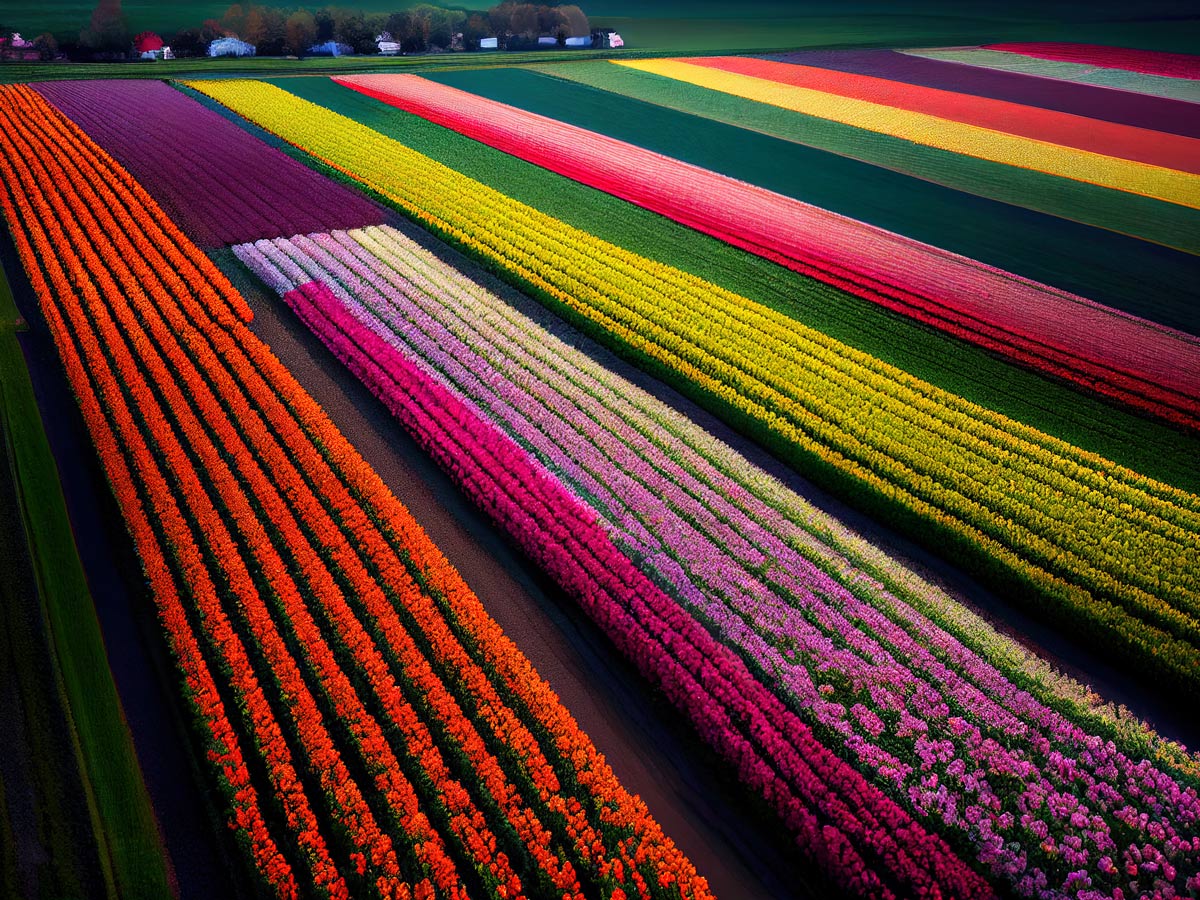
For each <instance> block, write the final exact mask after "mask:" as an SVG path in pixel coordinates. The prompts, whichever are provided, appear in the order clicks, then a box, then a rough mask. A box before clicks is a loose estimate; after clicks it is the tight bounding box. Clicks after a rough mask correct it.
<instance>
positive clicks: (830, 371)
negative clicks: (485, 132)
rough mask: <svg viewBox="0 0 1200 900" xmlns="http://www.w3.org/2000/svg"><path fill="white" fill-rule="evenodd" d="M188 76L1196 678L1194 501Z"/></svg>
mask: <svg viewBox="0 0 1200 900" xmlns="http://www.w3.org/2000/svg"><path fill="white" fill-rule="evenodd" d="M192 87H194V88H195V89H197V90H199V91H202V92H204V93H206V94H208V95H210V96H212V97H213V98H215V99H216V100H218V101H220V102H222V103H224V104H225V105H227V106H229V107H230V108H231V109H233V110H234V111H236V112H238V113H239V114H241V115H243V116H245V117H247V118H248V119H250V120H251V121H253V122H255V123H256V124H258V125H260V126H262V127H264V128H266V129H267V130H269V131H272V132H274V133H276V134H278V135H279V136H280V137H282V138H284V139H285V140H288V141H289V142H291V143H293V144H295V145H297V146H299V147H301V148H302V149H304V150H306V151H308V152H309V153H311V154H313V155H314V156H316V157H318V158H320V159H321V160H323V161H325V162H326V163H328V164H330V165H331V166H333V167H335V168H337V169H340V170H342V171H343V172H346V173H347V174H349V175H351V176H352V177H354V178H356V179H358V180H359V181H361V182H363V183H364V184H365V185H367V186H368V187H370V188H371V189H373V190H375V191H377V192H379V193H380V194H382V195H384V196H385V197H387V198H389V199H390V200H391V201H392V202H394V203H395V204H396V205H397V206H398V207H399V208H401V209H403V210H405V211H406V212H408V213H409V214H410V215H412V216H413V217H414V218H416V219H418V220H419V221H421V222H423V223H425V224H426V225H427V226H429V227H430V228H431V229H433V230H435V231H437V232H439V233H441V234H442V235H444V236H446V237H448V238H449V239H451V240H452V241H454V242H456V243H458V244H460V245H461V246H464V247H466V248H468V249H470V250H471V251H473V252H474V253H475V254H476V255H478V256H479V257H481V258H483V259H485V260H487V261H489V262H490V263H491V264H492V265H494V266H496V267H497V268H499V269H501V270H502V271H504V272H506V273H507V274H508V275H509V276H510V277H513V278H515V280H517V281H518V282H519V283H520V284H522V285H523V286H525V287H527V288H529V289H531V290H532V292H533V293H535V294H539V295H541V296H542V297H543V299H545V300H549V301H550V302H552V303H554V304H556V305H559V306H561V307H562V308H564V309H565V310H567V311H569V312H570V313H571V314H572V315H573V317H575V318H576V319H577V320H582V321H584V322H586V323H590V327H591V328H592V329H593V330H595V331H597V332H599V333H600V334H601V335H602V336H604V337H605V338H606V339H607V340H609V341H610V342H616V343H618V344H623V345H625V346H627V347H628V348H630V349H632V350H634V351H636V352H637V353H638V354H640V355H641V356H642V357H643V358H644V359H647V360H650V361H653V365H654V368H655V369H656V370H658V371H659V372H660V373H661V374H663V375H664V376H666V377H668V378H669V379H671V380H672V381H674V382H676V383H677V384H680V385H681V386H682V387H684V388H685V389H687V390H689V391H690V392H692V393H693V394H698V395H700V396H702V397H703V398H705V399H706V400H707V401H708V402H710V403H715V404H716V405H717V406H719V407H721V408H722V409H723V410H724V411H725V412H727V413H729V414H731V416H732V417H733V418H735V419H736V420H738V421H739V423H740V424H742V425H746V426H748V427H751V428H752V429H753V430H754V431H755V433H756V434H758V435H760V436H761V437H763V438H764V440H765V441H766V442H768V443H769V444H770V445H771V446H772V447H774V448H776V449H778V450H779V451H780V452H781V453H782V454H783V455H785V456H786V457H788V458H789V459H791V460H792V461H793V462H796V463H798V464H799V465H801V466H802V467H804V468H807V469H808V470H809V471H810V472H812V473H813V474H816V475H819V476H822V477H824V478H826V479H827V480H832V481H834V482H835V483H837V484H839V485H840V486H842V487H843V488H846V489H848V490H850V491H852V492H854V493H856V494H857V495H858V496H859V498H860V499H861V500H864V501H866V502H869V503H870V504H872V505H873V506H874V508H883V509H886V510H887V511H889V512H891V513H893V514H894V515H896V516H897V517H898V518H900V519H904V520H905V521H907V522H908V524H909V525H910V526H913V527H917V528H920V529H923V530H925V531H926V532H928V533H929V534H936V535H938V536H939V537H949V538H951V539H952V541H953V545H952V549H958V550H965V551H966V552H967V553H968V554H969V555H970V556H971V557H972V558H973V560H974V562H975V563H976V564H977V565H981V566H984V567H987V568H988V569H990V570H991V571H992V572H993V573H998V574H999V575H1000V576H1001V577H1005V578H1011V577H1014V576H1015V579H1016V580H1017V581H1018V582H1019V583H1021V584H1023V585H1027V586H1030V587H1033V588H1034V589H1035V590H1037V591H1038V592H1039V593H1041V594H1043V595H1045V596H1049V597H1053V598H1055V599H1056V601H1057V602H1058V603H1059V604H1060V605H1065V606H1066V607H1068V608H1070V609H1073V610H1077V611H1086V613H1087V616H1088V619H1089V620H1090V621H1092V622H1094V623H1101V622H1105V623H1108V624H1107V625H1104V626H1103V629H1108V630H1111V629H1113V628H1116V629H1124V630H1128V629H1134V630H1137V631H1138V632H1139V635H1140V636H1139V637H1138V639H1137V641H1136V643H1137V644H1138V645H1139V646H1141V647H1143V649H1144V652H1145V653H1147V654H1152V655H1154V656H1156V657H1162V656H1163V655H1164V654H1168V655H1171V656H1172V657H1173V658H1177V659H1178V660H1179V666H1180V667H1181V669H1185V670H1187V671H1188V672H1190V673H1192V674H1191V675H1190V676H1189V677H1197V678H1200V655H1198V654H1197V652H1196V647H1200V540H1198V539H1197V535H1200V498H1197V497H1195V496H1193V495H1191V494H1187V493H1185V492H1182V491H1179V490H1176V489H1174V488H1172V487H1170V486H1168V485H1165V484H1161V483H1158V482H1155V481H1153V480H1151V479H1148V478H1145V477H1144V476H1142V475H1139V474H1137V473H1135V472H1132V471H1130V470H1127V469H1123V468H1121V467H1119V466H1116V465H1115V464H1113V463H1111V462H1109V461H1107V460H1104V459H1102V458H1100V457H1098V456H1095V455H1094V454H1089V453H1086V452H1085V451H1082V450H1080V449H1079V448H1076V447H1073V446H1071V445H1069V444H1066V443H1064V442H1062V441H1059V440H1057V439H1055V438H1053V437H1050V436H1048V435H1045V434H1042V433H1040V432H1038V431H1036V430H1035V429H1032V428H1029V427H1027V426H1025V425H1022V424H1021V423H1019V422H1015V421H1013V420H1011V419H1008V418H1006V417H1004V416H1002V415H1000V414H998V413H995V412H992V411H989V410H986V409H984V408H982V407H979V406H977V405H974V404H972V403H969V402H968V401H966V400H964V399H962V398H960V397H957V396H955V395H952V394H950V393H947V392H945V391H942V390H940V389H938V388H936V387H934V386H933V385H930V384H927V383H924V382H922V381H920V380H919V379H917V378H914V377H912V376H910V375H908V374H906V373H904V372H902V371H901V370H899V369H896V368H894V367H892V366H889V365H887V364H886V363H883V362H882V361H880V360H878V359H875V358H873V357H871V356H869V355H867V354H864V353H861V352H859V351H856V350H854V349H853V348H851V347H848V346H846V345H844V344H841V343H840V342H838V341H835V340H833V339H831V338H829V337H827V336H825V335H823V334H821V333H820V332H817V331H814V330H813V329H810V328H806V327H805V326H804V325H802V324H801V323H800V322H797V321H795V320H793V319H790V318H788V317H786V316H784V315H783V314H781V313H777V312H775V311H774V310H771V309H769V308H767V307H764V306H763V305H761V304H758V303H755V302H754V301H752V300H749V299H747V298H745V297H741V296H739V295H736V294H734V293H732V292H729V291H726V290H724V289H722V288H719V287H717V286H715V285H712V284H709V283H707V282H705V281H703V280H702V279H699V278H696V277H694V276H692V275H689V274H687V273H685V272H682V271H680V270H678V269H675V268H673V267H671V266H667V265H664V264H662V263H658V262H655V261H653V260H650V259H647V258H645V257H641V256H639V255H637V254H635V253H631V252H629V251H627V250H624V249H622V248H621V247H618V246H615V245H613V244H611V243H608V242H606V241H603V240H601V239H599V238H597V237H595V236H594V235H591V234H589V233H587V232H584V231H581V230H579V229H576V228H573V227H571V226H568V225H567V224H565V223H563V222H561V221H559V220H557V219H554V218H552V217H550V216H547V215H545V214H543V213H541V212H539V211H538V210H536V209H533V208H532V207H529V206H526V205H524V204H521V203H519V202H517V201H514V200H512V199H511V198H509V197H506V196H505V195H503V194H501V193H499V192H498V191H495V190H493V189H491V188H488V187H486V186H485V185H482V184H480V183H479V182H476V181H474V180H472V179H470V178H467V177H466V176H464V175H461V174H460V173H458V172H455V171H454V170H452V169H449V168H447V167H445V166H443V165H441V164H440V163H437V162H435V161H434V160H431V159H429V158H428V157H426V156H424V155H422V154H420V153H417V152H416V151H414V150H411V149H409V148H407V147H405V146H404V145H403V144H401V143H399V142H397V141H395V140H392V139H390V138H388V137H385V136H384V135H382V134H380V133H378V132H376V131H374V130H372V129H370V128H367V127H366V126H363V125H361V124H359V123H356V122H354V121H352V120H350V119H347V118H345V117H343V116H340V115H338V114H336V113H333V112H331V111H329V110H327V109H325V108H323V107H319V106H316V105H314V104H311V103H309V102H307V101H303V100H300V99H299V98H297V97H295V96H293V95H291V94H288V93H287V92H286V91H283V90H282V89H280V88H277V87H274V86H270V85H266V84H262V83H258V82H248V81H212V82H195V83H193V84H192ZM918 519H919V520H920V521H921V522H922V524H920V525H917V524H916V523H917V521H918ZM931 524H932V525H935V526H936V527H935V530H934V532H929V530H928V527H927V526H928V525H931ZM1139 619H1140V620H1142V622H1144V623H1146V625H1145V628H1143V627H1142V626H1141V625H1140V624H1139V623H1138V622H1137V620H1139ZM1169 638H1174V640H1171V639H1169ZM1129 639H1130V640H1131V639H1132V636H1129ZM1184 657H1191V659H1190V661H1185V660H1184Z"/></svg>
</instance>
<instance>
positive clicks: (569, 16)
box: [558, 5, 592, 37]
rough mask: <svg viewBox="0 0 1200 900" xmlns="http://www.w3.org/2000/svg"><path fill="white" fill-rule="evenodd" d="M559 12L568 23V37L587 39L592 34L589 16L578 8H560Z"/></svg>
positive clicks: (573, 6) (572, 6)
mask: <svg viewBox="0 0 1200 900" xmlns="http://www.w3.org/2000/svg"><path fill="white" fill-rule="evenodd" d="M558 12H559V15H561V16H562V17H563V20H564V22H565V23H566V29H567V36H568V37H587V36H588V35H589V34H591V33H592V26H591V23H590V22H588V17H587V15H586V14H585V13H584V11H583V10H582V9H580V8H579V7H578V6H575V5H571V6H560V7H559V8H558Z"/></svg>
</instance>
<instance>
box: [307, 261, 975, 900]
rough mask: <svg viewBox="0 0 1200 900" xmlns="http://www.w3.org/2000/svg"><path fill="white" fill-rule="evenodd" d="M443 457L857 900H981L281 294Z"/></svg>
mask: <svg viewBox="0 0 1200 900" xmlns="http://www.w3.org/2000/svg"><path fill="white" fill-rule="evenodd" d="M285 299H286V300H287V302H288V303H289V304H291V305H292V306H293V308H295V309H296V311H297V313H298V314H299V315H300V317H301V318H302V319H303V320H304V321H305V322H306V324H307V325H308V326H309V327H310V328H311V329H312V330H313V331H314V333H316V334H317V335H318V336H320V337H321V338H322V340H323V341H325V343H326V344H327V345H328V346H329V347H330V348H331V349H332V350H333V351H334V353H335V354H336V355H337V356H338V357H339V358H341V359H342V360H343V361H344V362H345V363H346V365H347V367H348V368H350V370H351V371H352V372H353V373H354V374H355V375H356V376H357V377H359V378H360V379H361V380H362V381H363V382H364V383H365V384H366V385H368V387H370V388H371V390H372V391H373V392H375V393H376V394H377V396H379V397H380V398H381V399H382V400H383V401H384V402H385V403H386V404H387V405H388V406H389V408H390V409H391V410H392V411H393V413H394V414H395V415H396V416H397V418H398V419H399V420H400V421H401V422H402V423H403V424H404V425H405V427H406V428H407V429H408V430H409V431H410V432H411V433H412V434H413V435H414V436H415V437H416V439H417V440H418V441H419V442H420V443H421V444H422V445H423V446H424V448H425V449H426V450H427V451H428V452H429V453H430V454H431V455H432V456H433V457H434V458H435V460H436V461H437V462H438V463H439V464H440V465H441V466H442V467H443V468H445V469H446V471H448V472H449V473H450V474H451V475H452V477H454V478H455V480H456V481H457V482H458V483H459V484H460V486H461V487H462V488H463V489H464V490H465V491H466V492H467V493H468V495H469V496H471V497H472V499H473V500H474V501H475V502H476V503H477V504H478V505H479V506H480V507H481V508H483V509H484V510H485V511H486V512H487V513H488V514H489V515H490V516H491V517H492V518H493V519H494V520H495V521H496V522H497V524H499V525H500V526H501V527H502V528H503V529H504V530H505V531H506V532H507V533H508V534H509V535H510V536H511V537H512V538H513V539H514V540H515V541H517V542H518V543H519V544H520V546H521V547H522V549H523V550H524V551H525V552H526V553H527V554H529V556H530V557H531V558H532V559H534V560H535V561H536V562H537V563H538V564H539V565H541V566H542V567H543V568H544V569H545V570H546V571H547V573H548V574H549V575H551V576H552V577H553V578H554V579H555V580H556V581H557V582H558V583H559V584H560V585H561V586H562V587H563V588H564V589H565V590H566V591H567V592H568V593H569V594H570V595H571V596H573V597H574V598H575V599H576V600H577V601H578V602H579V603H580V604H581V606H583V608H584V609H585V610H586V611H587V612H588V613H589V615H591V616H592V617H593V618H594V619H595V620H596V621H597V622H598V623H599V624H600V625H601V627H602V628H603V629H604V630H605V632H606V633H607V634H608V635H609V636H610V637H611V638H612V639H613V641H614V643H616V644H617V646H618V647H619V648H620V649H621V650H622V652H624V653H625V654H626V655H627V656H628V658H629V659H631V660H632V661H634V662H635V663H636V664H637V665H638V667H639V669H640V670H641V671H642V673H643V674H644V675H645V676H646V677H647V678H648V679H649V680H650V681H651V682H652V683H654V684H655V685H657V686H658V687H660V688H661V689H662V690H663V691H664V693H665V694H666V695H667V696H668V697H669V698H670V699H671V701H672V702H673V703H674V704H675V705H676V706H677V707H678V708H679V709H680V710H681V711H683V712H684V713H685V714H686V715H687V716H688V717H689V718H690V719H691V721H692V722H693V724H694V726H695V727H696V728H697V730H698V731H699V732H700V734H701V735H702V736H703V737H704V739H705V740H706V741H707V742H708V743H709V744H710V745H711V746H712V747H713V748H714V750H716V751H717V752H718V754H720V755H721V756H723V757H724V758H725V759H726V760H727V761H728V762H729V763H730V764H732V765H733V767H734V768H735V771H736V772H737V774H738V776H739V778H740V779H741V780H742V781H743V782H744V783H745V784H746V785H748V786H749V787H750V788H751V789H753V790H755V791H756V792H758V793H759V794H760V795H761V796H762V797H763V799H764V800H765V801H766V802H767V803H768V804H769V805H770V806H772V807H773V808H774V809H775V811H776V812H777V813H778V814H779V816H780V817H781V819H782V820H783V821H784V822H785V823H786V825H787V826H788V828H789V829H790V830H791V832H792V834H793V836H794V838H795V840H796V842H797V844H798V845H800V847H801V848H803V849H804V850H806V851H807V852H808V853H809V854H811V855H812V856H813V857H814V858H815V859H816V860H817V861H818V862H819V863H820V864H822V866H823V867H824V869H825V871H826V872H827V873H828V875H829V876H830V877H831V878H835V879H837V880H838V881H839V882H840V883H841V885H842V886H844V887H845V888H846V889H848V890H849V891H850V892H851V893H852V894H853V895H856V896H862V897H903V896H914V897H945V898H949V897H987V896H992V893H991V890H990V889H989V888H988V887H987V885H986V884H985V883H984V882H983V880H982V879H981V878H980V877H979V876H978V875H976V874H975V873H974V872H972V871H971V870H970V869H969V868H968V867H967V866H966V865H965V864H963V863H962V861H961V860H959V859H958V858H957V857H956V856H954V854H953V853H952V852H951V851H950V849H949V848H948V847H947V846H946V845H945V844H944V842H942V840H941V839H940V838H938V837H936V836H934V835H931V834H929V833H928V832H926V831H925V830H924V829H923V828H922V827H921V826H920V825H919V824H918V823H916V822H915V821H913V820H912V818H911V817H910V816H908V815H907V814H906V813H904V812H903V811H902V810H900V809H899V807H897V806H896V804H895V803H893V802H892V801H891V800H890V799H889V798H887V797H886V796H885V795H884V794H883V793H882V792H881V791H879V790H878V789H876V788H874V787H872V786H871V785H869V784H868V783H867V782H866V781H865V780H864V779H863V778H862V776H861V775H859V774H858V773H857V772H856V771H855V770H854V769H852V768H851V767H850V766H848V765H846V764H845V763H844V762H843V761H842V760H841V759H839V758H838V757H837V756H835V755H833V754H831V753H830V752H829V751H828V750H827V749H826V748H824V747H823V746H822V745H821V744H820V743H819V742H818V741H817V740H816V739H815V738H814V737H813V735H812V733H811V731H810V730H809V729H808V727H807V726H805V725H804V724H803V723H802V722H800V721H799V719H798V718H797V717H796V716H795V715H794V714H792V713H791V712H789V711H788V710H787V709H786V708H785V707H784V706H783V704H782V703H780V702H779V700H778V699H777V698H776V697H774V696H773V695H771V694H770V693H769V692H768V691H767V690H766V689H765V688H764V687H763V686H762V685H761V684H760V683H759V682H758V681H756V680H755V679H754V678H753V676H751V675H750V673H749V672H748V671H747V670H746V668H745V666H744V664H743V663H742V662H741V660H739V659H738V658H737V656H736V655H734V654H733V653H731V652H730V651H729V650H728V649H727V648H725V647H723V646H722V645H721V644H719V643H718V642H717V641H715V640H714V639H713V638H712V636H711V635H710V634H709V633H708V632H707V631H705V630H704V629H703V628H702V627H700V626H699V625H698V624H697V623H696V621H695V620H694V619H692V618H691V617H690V616H689V615H687V614H686V613H685V612H684V611H683V610H682V609H681V608H680V607H679V606H678V605H677V604H676V603H675V602H673V601H672V600H671V599H670V598H668V597H667V596H665V595H664V594H663V593H662V592H661V591H660V590H658V589H657V588H656V587H655V586H654V585H653V584H652V583H651V582H650V581H649V580H648V579H647V578H646V577H645V576H644V575H643V574H642V573H641V572H639V571H638V570H637V569H636V568H635V567H634V566H633V565H632V564H631V563H630V562H629V561H628V560H627V559H626V558H625V557H624V556H622V555H621V553H620V552H619V551H618V550H617V549H616V548H615V547H614V545H613V544H612V542H611V540H609V538H608V537H607V535H606V534H605V532H604V530H603V529H602V528H601V527H600V526H599V524H598V523H597V522H596V519H595V517H594V515H593V514H592V513H591V511H590V510H589V509H588V508H587V507H586V506H584V505H583V504H582V503H580V502H579V501H578V500H576V499H575V498H574V497H572V496H571V495H570V494H569V493H568V492H567V491H566V490H564V489H563V487H562V486H561V485H560V484H559V483H558V482H557V481H556V480H554V479H553V478H551V477H550V476H549V475H547V474H546V473H545V472H544V471H543V470H542V469H541V468H540V467H538V466H536V465H535V464H533V463H532V462H531V460H530V459H529V457H528V455H527V454H526V453H525V451H524V450H523V449H521V448H520V447H519V446H518V445H517V444H515V443H514V442H513V441H511V440H510V439H509V438H507V437H506V436H504V435H503V434H502V433H501V432H500V431H499V430H498V429H497V428H496V427H495V426H493V425H491V424H490V423H488V422H486V421H485V420H484V419H483V418H481V417H480V416H479V415H478V413H477V412H476V411H475V410H474V409H473V408H472V407H471V406H470V405H468V404H466V403H464V402H462V400H461V399H460V398H458V397H457V396H456V395H455V394H454V393H453V392H451V391H450V390H448V389H447V388H446V387H444V386H443V385H441V384H440V383H438V382H437V381H436V380H435V379H433V378H431V377H430V376H429V375H427V374H426V373H424V372H422V371H421V369H420V368H419V367H418V366H416V365H415V364H413V362H411V361H410V360H409V359H407V358H406V357H405V355H404V354H402V353H401V352H400V351H399V350H398V349H397V348H395V347H394V346H392V345H391V344H389V343H387V342H386V341H384V340H383V339H382V338H381V337H379V336H378V335H377V334H375V333H374V332H373V331H372V330H371V329H369V328H367V327H366V326H365V325H363V324H362V322H360V321H359V320H358V319H357V318H356V317H355V315H354V314H353V313H352V312H351V311H350V309H349V308H348V304H347V303H346V302H345V299H344V298H343V297H338V296H335V294H334V292H333V291H331V290H330V288H329V287H328V286H327V285H325V284H323V283H320V282H315V283H310V284H306V285H303V286H302V287H301V288H299V289H297V290H293V291H291V292H289V293H287V294H285Z"/></svg>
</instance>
